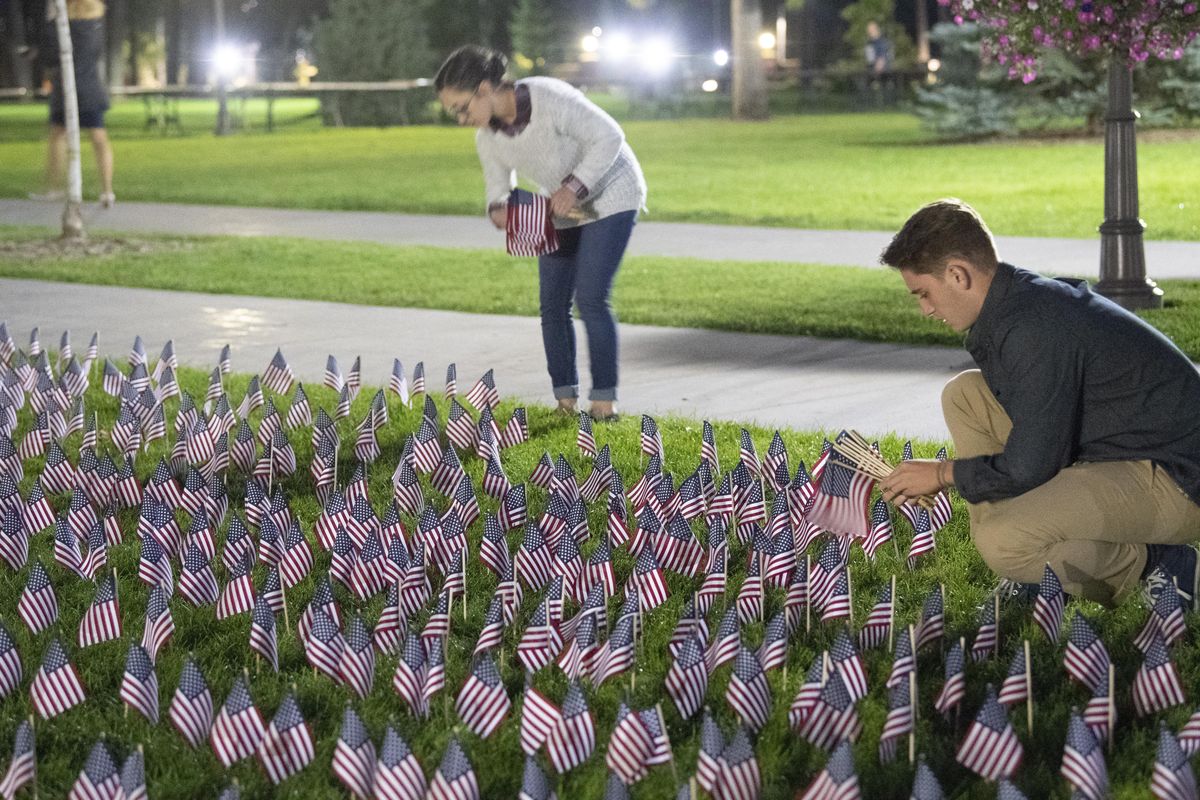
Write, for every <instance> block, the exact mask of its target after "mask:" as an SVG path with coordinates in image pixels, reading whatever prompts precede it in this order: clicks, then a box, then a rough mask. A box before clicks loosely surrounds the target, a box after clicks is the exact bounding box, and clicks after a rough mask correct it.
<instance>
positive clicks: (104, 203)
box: [100, 192, 117, 208]
mask: <svg viewBox="0 0 1200 800" xmlns="http://www.w3.org/2000/svg"><path fill="white" fill-rule="evenodd" d="M116 203H117V196H116V195H115V194H113V193H112V192H101V193H100V207H101V208H112V207H113V206H114V205H116Z"/></svg>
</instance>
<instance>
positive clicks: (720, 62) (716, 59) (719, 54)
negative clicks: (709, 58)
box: [713, 50, 729, 67]
mask: <svg viewBox="0 0 1200 800" xmlns="http://www.w3.org/2000/svg"><path fill="white" fill-rule="evenodd" d="M713 63H714V64H716V65H717V66H718V67H723V66H725V65H726V64H728V63H729V51H728V50H717V51H716V52H715V53H713Z"/></svg>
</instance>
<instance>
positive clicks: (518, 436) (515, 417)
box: [500, 408, 529, 448]
mask: <svg viewBox="0 0 1200 800" xmlns="http://www.w3.org/2000/svg"><path fill="white" fill-rule="evenodd" d="M527 441H529V423H528V421H527V420H526V414H525V409H524V408H514V409H513V413H512V416H511V417H510V418H509V420H508V423H507V424H506V425H505V426H504V432H503V433H501V434H500V447H501V448H509V447H514V446H516V445H518V444H521V443H522V442H527Z"/></svg>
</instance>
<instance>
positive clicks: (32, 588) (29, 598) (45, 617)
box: [17, 561, 58, 634]
mask: <svg viewBox="0 0 1200 800" xmlns="http://www.w3.org/2000/svg"><path fill="white" fill-rule="evenodd" d="M17 614H18V615H19V616H20V617H21V620H22V621H23V622H24V623H25V624H26V625H27V626H28V627H29V632H30V633H33V634H37V633H40V632H41V631H44V630H45V629H46V628H48V627H50V626H51V625H53V624H54V621H55V620H57V619H58V598H57V597H56V596H55V594H54V587H53V586H52V585H51V584H50V576H49V574H47V572H46V568H45V567H44V566H42V562H41V561H37V562H34V565H33V567H31V568H30V570H29V577H28V579H26V581H25V589H24V590H23V591H22V592H21V599H20V600H19V601H17Z"/></svg>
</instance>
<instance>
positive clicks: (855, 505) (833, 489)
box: [808, 451, 875, 537]
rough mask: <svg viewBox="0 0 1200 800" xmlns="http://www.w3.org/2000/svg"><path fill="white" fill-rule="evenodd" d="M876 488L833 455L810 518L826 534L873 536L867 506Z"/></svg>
mask: <svg viewBox="0 0 1200 800" xmlns="http://www.w3.org/2000/svg"><path fill="white" fill-rule="evenodd" d="M814 480H815V479H814ZM874 486H875V481H874V480H873V479H872V478H870V477H869V476H867V475H864V474H863V473H861V472H856V471H855V470H854V469H852V467H851V465H850V462H849V461H847V460H846V459H845V457H844V456H841V455H839V454H837V453H835V452H833V451H830V455H829V457H828V459H827V461H826V464H825V469H824V472H823V473H822V475H821V480H820V483H819V486H818V489H817V493H816V497H815V498H814V499H813V504H812V509H811V510H810V511H809V513H808V517H809V519H810V520H812V522H813V523H814V524H816V525H819V526H820V527H822V528H824V529H825V530H828V531H833V532H835V533H845V534H848V535H850V536H855V537H864V536H866V535H867V534H868V533H870V523H869V521H868V519H867V503H868V500H869V499H870V496H871V489H872V488H873V487H874Z"/></svg>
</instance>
